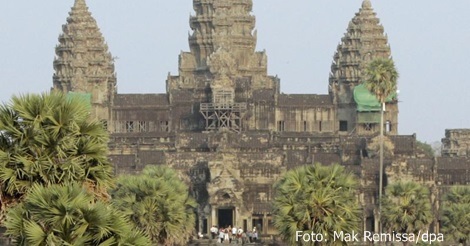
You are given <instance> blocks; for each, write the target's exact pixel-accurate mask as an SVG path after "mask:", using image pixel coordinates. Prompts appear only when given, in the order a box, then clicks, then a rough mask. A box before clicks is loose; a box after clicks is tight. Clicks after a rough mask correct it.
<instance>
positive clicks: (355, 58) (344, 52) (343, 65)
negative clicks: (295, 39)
mask: <svg viewBox="0 0 470 246" xmlns="http://www.w3.org/2000/svg"><path fill="white" fill-rule="evenodd" d="M387 40H388V39H387V36H386V35H385V34H384V28H383V26H382V25H381V24H380V20H379V18H377V17H376V13H375V12H374V10H373V8H372V5H371V2H370V0H364V2H363V3H362V7H361V9H360V10H359V12H358V13H356V15H355V16H354V18H353V19H352V20H351V21H350V22H349V26H348V28H347V32H346V33H345V34H344V37H343V38H342V39H341V43H340V44H339V45H338V47H337V50H336V52H335V54H334V57H333V63H332V65H331V73H330V81H329V85H330V86H329V89H330V93H331V92H332V90H334V89H335V88H336V89H338V90H339V91H340V93H341V91H342V90H345V88H344V87H345V86H346V87H354V86H355V85H357V84H359V83H361V82H362V81H361V73H362V72H361V71H362V69H363V68H364V66H365V65H366V64H367V63H368V62H369V61H371V60H372V59H374V58H377V57H384V58H388V57H390V54H391V51H390V46H389V45H388V41H387ZM350 89H352V88H350ZM350 100H352V98H349V102H345V103H350ZM347 101H348V100H347ZM340 103H341V102H340Z"/></svg>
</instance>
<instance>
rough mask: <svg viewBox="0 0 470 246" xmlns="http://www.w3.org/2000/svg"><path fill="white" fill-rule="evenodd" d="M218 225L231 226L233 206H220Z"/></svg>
mask: <svg viewBox="0 0 470 246" xmlns="http://www.w3.org/2000/svg"><path fill="white" fill-rule="evenodd" d="M218 212H219V214H218V221H217V223H218V225H219V228H221V227H224V228H225V227H227V226H229V225H230V226H233V208H221V209H219V210H218Z"/></svg>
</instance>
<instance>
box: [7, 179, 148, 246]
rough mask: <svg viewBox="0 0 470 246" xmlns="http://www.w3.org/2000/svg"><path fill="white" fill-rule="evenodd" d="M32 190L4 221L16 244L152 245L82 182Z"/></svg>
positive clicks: (33, 188)
mask: <svg viewBox="0 0 470 246" xmlns="http://www.w3.org/2000/svg"><path fill="white" fill-rule="evenodd" d="M29 190H30V191H29V192H28V193H27V196H26V198H25V200H24V201H23V202H22V203H20V204H19V205H18V206H16V207H14V208H11V209H10V210H9V211H8V214H7V219H6V222H5V225H6V227H7V231H6V234H7V235H8V236H10V237H11V238H12V239H13V242H14V243H15V244H16V245H37V246H43V245H44V246H46V245H47V246H49V245H100V246H104V245H113V246H120V245H128V246H131V245H141V246H147V245H150V241H149V239H148V238H147V237H146V236H144V234H143V233H142V232H140V231H139V230H136V229H135V228H134V227H133V226H132V225H131V224H130V223H129V221H128V220H127V219H126V218H125V216H124V215H123V214H122V213H120V212H118V211H117V210H115V209H113V208H112V207H111V206H110V205H109V204H105V203H103V202H101V201H99V202H95V197H94V196H93V195H92V194H90V193H88V192H87V190H86V189H85V188H83V185H82V184H76V183H75V184H70V185H51V186H49V187H44V186H40V185H37V184H36V185H34V186H33V187H31V188H30V189H29Z"/></svg>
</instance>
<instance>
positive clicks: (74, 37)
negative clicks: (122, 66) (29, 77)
mask: <svg viewBox="0 0 470 246" xmlns="http://www.w3.org/2000/svg"><path fill="white" fill-rule="evenodd" d="M62 31H63V33H62V34H61V35H60V36H59V44H58V45H57V46H56V48H55V53H56V57H55V59H54V70H55V73H54V76H53V86H54V89H57V90H61V91H64V92H67V93H70V94H75V95H80V96H82V97H84V98H86V99H87V100H89V101H90V104H91V106H92V115H93V116H94V117H97V118H98V119H100V120H103V121H105V122H107V121H109V120H110V119H109V118H110V110H111V106H112V102H113V99H114V96H115V94H116V74H115V72H114V61H113V58H112V56H111V54H110V53H109V52H108V46H107V45H106V43H105V41H104V38H103V36H102V34H101V32H100V30H99V28H98V25H97V24H96V21H95V19H94V18H93V17H92V16H91V13H90V12H89V11H88V7H87V6H86V3H85V0H76V1H75V4H74V6H73V7H72V10H71V11H70V13H69V17H68V18H67V23H66V24H65V25H63V26H62Z"/></svg>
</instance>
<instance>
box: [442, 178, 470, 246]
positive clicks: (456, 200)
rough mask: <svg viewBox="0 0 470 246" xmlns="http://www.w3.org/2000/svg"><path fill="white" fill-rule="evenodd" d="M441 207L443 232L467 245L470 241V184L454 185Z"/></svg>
mask: <svg viewBox="0 0 470 246" xmlns="http://www.w3.org/2000/svg"><path fill="white" fill-rule="evenodd" d="M441 208H442V212H441V213H442V216H441V222H442V232H443V233H445V234H446V237H449V238H452V239H454V240H455V241H457V242H459V243H461V244H463V245H467V244H468V243H469V242H470V186H455V187H452V189H451V190H450V192H449V193H447V195H446V196H445V198H444V203H443V204H442V206H441Z"/></svg>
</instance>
